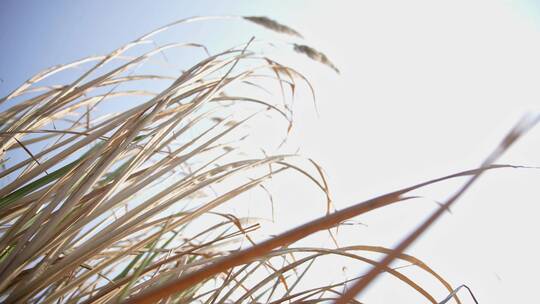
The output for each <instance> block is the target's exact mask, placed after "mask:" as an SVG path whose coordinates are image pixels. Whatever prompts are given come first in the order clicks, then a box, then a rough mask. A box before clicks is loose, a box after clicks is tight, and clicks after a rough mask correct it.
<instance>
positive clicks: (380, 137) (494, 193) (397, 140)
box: [0, 0, 540, 303]
mask: <svg viewBox="0 0 540 304" xmlns="http://www.w3.org/2000/svg"><path fill="white" fill-rule="evenodd" d="M156 2H157V1H156ZM38 3H40V4H38ZM223 14H227V15H229V14H234V15H266V16H269V17H271V18H274V19H277V20H279V21H281V22H282V23H284V24H288V25H290V26H291V27H293V28H295V29H297V30H298V31H299V32H301V33H302V34H304V36H305V37H306V42H307V43H308V44H310V45H313V46H315V47H316V48H318V49H320V50H321V51H324V52H325V53H326V54H327V55H328V56H329V57H330V58H331V59H332V61H334V63H335V64H336V65H337V66H338V67H339V68H340V70H341V71H342V74H341V75H340V76H336V75H334V74H333V73H332V71H331V70H329V69H327V68H325V67H321V66H318V65H314V64H313V63H312V62H310V61H308V60H303V59H298V57H294V58H296V59H294V62H293V63H294V64H296V65H297V66H298V67H299V68H298V69H299V70H302V71H304V72H305V74H306V75H308V76H309V78H310V79H311V81H312V83H313V85H314V86H315V88H316V90H317V95H318V106H319V112H320V113H321V117H320V118H317V116H316V115H315V113H314V111H313V108H312V106H311V105H310V104H309V103H308V102H306V103H297V106H298V108H297V117H296V118H297V124H296V129H295V130H294V133H293V138H292V140H291V146H293V148H294V147H296V146H299V147H301V150H300V151H301V153H302V154H303V155H306V156H309V157H312V158H314V159H316V160H317V161H319V163H320V164H321V165H322V166H323V167H324V168H325V170H326V172H327V173H328V175H329V178H330V180H329V181H330V185H331V189H332V193H333V194H334V200H335V202H336V205H337V206H338V207H344V206H346V205H349V204H351V203H355V202H359V201H361V200H363V199H366V198H369V197H372V196H375V195H378V194H382V193H384V192H388V191H391V190H393V189H396V188H398V187H402V186H406V185H411V184H414V183H416V182H419V181H423V180H426V179H430V178H435V177H438V176H442V175H446V174H449V173H453V172H457V171H459V170H463V169H471V168H474V167H475V166H477V165H479V164H480V162H481V161H482V160H483V159H484V157H485V156H487V155H488V154H489V153H490V152H491V150H492V149H493V148H494V147H495V146H496V144H497V143H498V142H499V140H500V139H501V138H502V137H503V136H504V135H505V133H506V132H507V131H508V130H509V129H510V128H511V126H512V125H513V124H514V123H515V122H516V121H517V119H519V118H520V117H521V115H522V114H524V113H525V112H526V111H538V110H539V109H540V107H539V106H538V102H539V100H540V99H539V97H540V90H539V89H538V82H539V80H540V72H539V71H540V56H538V54H540V6H539V5H538V3H535V2H534V1H532V0H530V1H525V0H523V1H517V0H516V1H502V0H490V1H488V0H467V1H465V0H454V1H427V0H425V1H421V0H408V1H397V0H396V1H295V2H285V1H283V2H277V1H261V2H255V1H219V2H210V1H160V2H159V3H150V1H148V2H140V3H137V4H133V3H132V2H131V1H127V0H125V1H117V2H114V3H109V1H104V0H101V1H82V2H77V3H75V2H68V1H63V2H62V1H56V2H47V3H46V4H45V2H37V1H36V2H35V3H33V4H31V3H30V2H19V1H2V3H1V4H0V26H1V27H2V29H3V30H2V31H1V32H0V45H2V56H1V57H0V78H2V79H3V82H2V83H0V95H2V96H3V95H5V94H6V93H7V92H8V91H10V90H11V89H13V88H14V87H15V86H16V85H17V84H19V83H20V82H22V81H24V80H25V79H26V78H28V77H29V76H30V75H32V74H34V73H35V72H37V71H39V70H41V69H43V68H45V67H48V66H51V65H54V64H58V63H63V62H67V61H71V60H74V59H77V58H80V57H85V56H87V55H92V54H101V53H105V52H107V51H110V50H112V49H113V48H115V47H117V46H118V45H120V44H122V43H125V42H127V41H129V40H131V39H133V38H135V37H138V36H139V35H140V34H142V33H145V32H147V31H149V30H151V29H153V28H156V27H158V26H160V25H163V24H166V23H168V22H170V21H173V20H176V19H180V18H183V17H186V16H192V15H223ZM244 25H245V24H244ZM210 29H212V26H211V25H209V26H208V27H204V28H201V29H197V32H196V34H193V35H194V36H195V38H198V37H197V36H196V35H200V36H205V35H216V36H217V37H222V38H221V40H219V41H214V45H215V46H216V47H218V46H220V45H222V46H230V45H229V41H234V42H235V43H231V45H232V44H236V42H242V41H245V40H246V37H249V34H250V33H242V34H239V32H241V31H245V29H246V27H245V26H240V25H235V24H233V25H231V28H226V27H225V28H220V29H218V30H216V29H215V27H214V28H213V30H210ZM238 30H240V31H238ZM257 30H258V29H257ZM257 33H259V32H257ZM191 38H193V37H191ZM179 39H180V40H182V39H185V37H179ZM291 61H293V59H291ZM539 138H540V129H538V128H537V129H535V130H533V132H531V133H529V134H528V135H527V136H526V137H525V138H523V139H522V140H521V141H519V142H518V143H517V145H516V146H515V147H513V148H512V149H511V150H510V151H509V152H508V153H507V154H506V155H505V156H504V157H503V159H502V160H501V161H500V163H511V164H516V165H531V166H535V165H536V166H538V165H540V160H539V159H538V155H539V152H540V140H539ZM461 182H463V181H458V182H454V183H446V184H444V185H439V186H436V187H433V188H430V189H426V190H423V191H420V192H418V194H421V195H424V196H426V197H428V198H429V199H425V200H419V201H417V202H414V203H411V204H408V203H407V204H403V205H399V206H395V207H390V208H385V209H384V210H382V211H379V212H375V213H373V214H370V215H367V216H365V217H362V218H359V219H358V220H359V221H360V222H362V223H363V224H366V225H367V227H365V226H355V227H354V228H350V229H345V230H344V231H343V232H342V235H341V239H342V240H343V241H344V242H345V243H360V244H370V245H383V246H387V247H391V246H393V245H394V244H396V242H398V241H399V240H400V239H401V238H403V237H404V236H405V235H406V234H407V233H408V232H410V231H411V230H412V229H414V227H415V226H416V224H417V223H419V222H420V221H421V220H422V219H424V218H426V217H427V216H428V215H429V214H430V212H431V211H433V210H434V209H435V208H436V207H437V205H436V204H435V203H434V202H433V201H432V200H437V201H441V200H444V198H445V197H446V196H448V195H450V194H451V193H452V191H454V190H455V189H456V188H457V187H458V186H459V185H460V183H461ZM539 182H540V173H539V172H538V171H536V170H500V171H497V172H490V173H488V174H486V175H485V176H483V177H482V178H481V179H480V180H479V182H478V183H477V184H476V185H475V186H473V188H472V190H471V191H469V192H468V193H467V194H466V196H465V197H463V199H461V200H460V201H458V203H457V205H456V206H455V207H454V208H453V209H452V214H446V215H445V216H444V218H443V219H442V220H441V221H440V222H438V223H437V224H436V226H435V227H434V228H433V229H431V230H429V231H428V233H427V234H426V235H425V236H424V237H423V238H421V239H420V241H419V242H417V243H416V244H415V246H414V247H413V248H411V249H410V250H408V253H410V254H412V255H414V256H416V257H418V258H420V259H422V260H423V261H424V262H426V263H427V264H428V265H429V266H430V267H432V268H433V269H434V270H436V271H438V272H439V273H440V274H442V275H443V276H444V277H445V278H447V279H448V281H450V282H451V283H452V284H454V285H456V286H457V285H460V284H462V283H464V284H467V285H468V286H469V287H471V289H472V290H473V292H474V293H475V295H476V296H477V298H478V299H479V301H480V302H481V303H531V302H535V299H536V297H537V293H536V290H535V288H536V285H537V282H538V279H537V278H536V273H538V272H539V271H540V266H539V265H538V260H537V256H540V246H539V243H538V237H537V232H538V231H540V221H538V219H537V217H538V214H539V211H540V208H539V207H538V206H537V205H538V203H539V198H540V187H538V184H539ZM278 195H279V199H276V201H277V206H278V210H277V211H278V217H280V218H281V223H283V224H282V225H283V226H282V227H288V226H290V225H294V224H298V222H299V221H300V220H301V217H305V218H309V217H311V216H314V215H312V214H309V215H308V214H307V213H309V212H308V211H306V210H308V209H309V207H306V206H309V204H318V205H319V206H320V205H321V204H322V198H321V197H320V195H319V194H317V195H313V194H306V192H302V191H292V192H286V193H283V194H278ZM430 199H431V200H430ZM315 201H316V202H315ZM317 210H318V209H317ZM336 268H339V269H334V270H335V271H336V272H337V273H340V272H341V268H340V267H336ZM364 270H365V268H363V267H360V266H358V265H354V264H348V265H347V271H346V274H347V275H349V276H350V277H352V276H355V275H358V274H360V273H361V272H362V271H364ZM436 294H437V295H439V296H440V297H441V299H442V298H444V291H441V290H439V292H437V293H436ZM464 299H465V301H464V303H472V301H470V300H469V299H468V298H467V297H466V296H464ZM362 300H364V301H365V302H366V303H398V302H399V303H421V302H422V301H424V300H423V298H421V297H419V296H418V295H417V294H416V293H415V292H414V291H411V290H410V288H407V287H404V286H403V284H401V283H399V282H396V280H395V279H391V278H388V277H383V278H382V279H381V280H378V281H377V282H376V283H375V284H374V287H373V288H371V289H370V290H369V292H367V293H366V294H364V295H363V297H362ZM467 301H468V302H467Z"/></svg>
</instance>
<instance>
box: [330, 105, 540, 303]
mask: <svg viewBox="0 0 540 304" xmlns="http://www.w3.org/2000/svg"><path fill="white" fill-rule="evenodd" d="M539 119H540V116H536V117H532V118H531V117H529V116H527V117H524V118H522V119H521V120H520V121H519V122H518V123H517V124H516V126H515V127H514V128H513V129H512V130H511V131H510V132H509V133H508V134H507V135H506V136H505V137H504V138H503V140H502V142H501V143H500V144H499V145H498V146H497V147H496V148H495V150H494V151H493V152H492V153H491V155H489V156H488V157H487V158H486V160H485V161H484V162H483V163H482V164H481V166H480V168H479V171H478V172H476V173H474V174H473V175H472V176H471V177H470V178H469V180H468V181H467V182H466V183H465V184H464V185H463V186H462V187H461V188H460V189H459V190H458V191H457V192H456V193H455V194H454V195H452V196H451V197H450V198H448V200H446V202H445V203H444V204H442V205H441V206H440V207H439V208H438V209H437V210H436V211H435V212H434V213H433V214H432V215H431V216H430V217H428V218H427V219H426V220H425V221H424V222H423V223H422V224H421V225H420V226H419V227H418V228H416V230H414V231H413V232H412V233H411V234H409V235H408V236H407V237H406V238H405V239H404V240H403V241H401V242H400V243H399V244H398V245H397V246H396V248H394V250H392V251H391V252H390V253H388V254H387V255H386V257H385V258H384V259H383V260H382V261H381V262H379V263H377V265H375V267H373V268H372V269H371V270H370V271H369V272H368V273H367V275H366V276H365V277H363V278H362V279H361V280H360V281H358V282H356V283H355V284H354V285H353V286H351V287H350V288H348V290H347V291H346V292H345V293H344V294H343V296H342V297H340V298H339V299H338V300H337V301H336V303H339V304H344V303H347V302H348V301H349V300H351V299H353V298H354V297H355V296H356V295H357V294H359V293H360V292H362V291H363V290H364V289H365V288H366V287H367V286H368V285H369V283H371V282H372V281H373V279H375V277H377V275H378V274H379V273H381V272H382V271H383V270H384V268H386V267H387V266H388V265H389V264H390V263H391V262H392V261H393V260H394V259H395V258H396V257H397V256H398V255H399V254H401V253H402V252H403V251H405V250H406V249H407V247H409V246H410V245H411V244H412V243H413V242H414V241H415V240H416V239H418V238H419V237H420V236H421V235H422V234H423V233H424V232H425V231H426V230H427V229H428V228H429V227H430V226H431V225H433V224H434V223H435V221H436V220H437V219H438V218H440V217H441V216H442V215H443V214H444V212H445V211H446V210H448V209H449V208H450V207H451V206H452V205H453V204H454V203H455V202H456V201H457V200H458V198H460V197H461V196H462V195H463V194H464V193H465V191H467V189H469V187H470V186H471V185H472V184H473V183H474V182H475V181H476V180H477V179H478V178H479V177H480V175H481V174H482V173H483V172H484V170H483V169H485V168H488V167H489V166H491V165H492V164H493V162H494V161H496V160H497V159H498V158H499V157H500V156H501V155H502V154H503V153H504V152H505V151H506V150H507V149H508V148H509V147H510V146H511V145H512V144H513V143H514V142H515V141H516V140H517V139H518V138H519V137H521V136H522V135H523V134H524V133H526V132H527V131H528V130H530V129H531V128H532V127H533V126H534V125H536V123H538V121H539Z"/></svg>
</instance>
